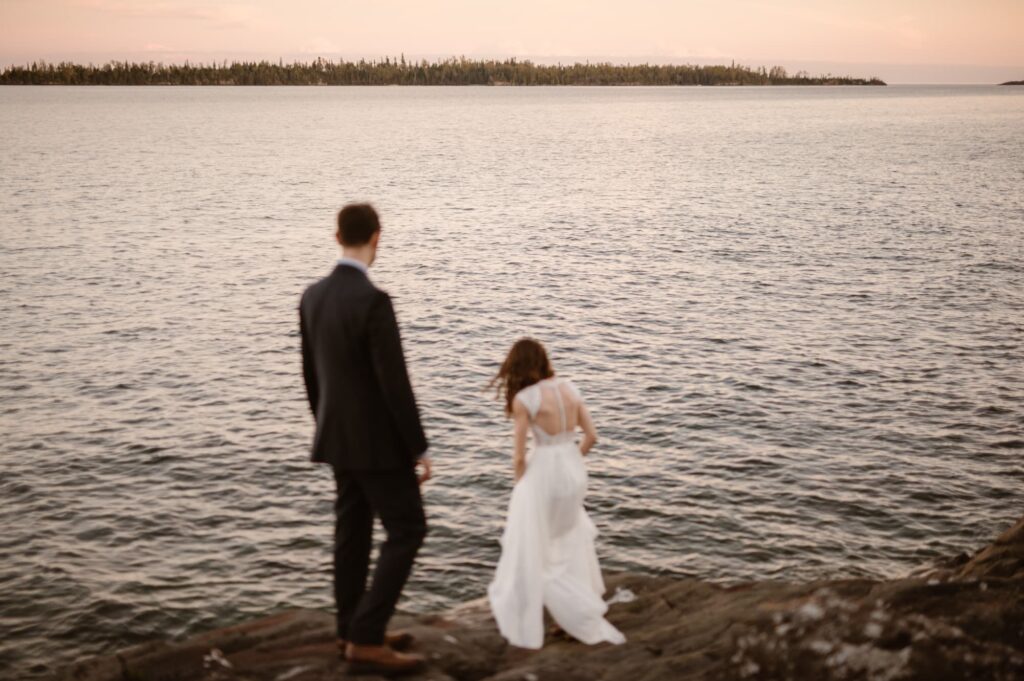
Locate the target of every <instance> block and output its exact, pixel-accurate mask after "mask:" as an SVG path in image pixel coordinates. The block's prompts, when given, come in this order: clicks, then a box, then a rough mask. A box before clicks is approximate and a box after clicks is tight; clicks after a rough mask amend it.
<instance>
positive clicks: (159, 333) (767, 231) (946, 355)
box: [0, 86, 1024, 677]
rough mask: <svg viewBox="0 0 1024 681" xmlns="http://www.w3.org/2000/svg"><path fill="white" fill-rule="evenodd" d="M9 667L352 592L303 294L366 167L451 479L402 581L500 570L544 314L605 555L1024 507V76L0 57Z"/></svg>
mask: <svg viewBox="0 0 1024 681" xmlns="http://www.w3.org/2000/svg"><path fill="white" fill-rule="evenodd" d="M0 127H2V130H3V131H4V132H3V138H2V140H0V164H2V167H3V172H2V174H0V230H2V241H0V277H2V278H0V313H2V318H3V323H2V327H0V429H2V449H0V498H2V499H3V503H2V506H0V627H2V630H3V631H2V634H0V669H8V670H11V672H10V674H11V676H12V677H25V676H30V675H33V674H39V673H43V672H45V671H46V670H48V669H52V668H53V667H54V665H58V664H60V663H62V662H66V661H68V660H69V659H71V658H75V657H77V656H80V655H83V654H92V653H98V652H105V651H112V650H114V649H117V648H120V647H123V646H125V645H128V644H132V643H135V642H139V641H144V640H149V639H152V638H165V637H171V636H178V635H184V634H187V633H191V632H196V631H199V630H202V629H206V628H209V627H214V626H219V625H225V624H229V623H234V622H238V621H240V620H243V619H245V618H247V617H251V616H254V615H260V614H264V613H268V612H271V611H274V610H276V609H280V608H288V607H294V606H306V607H318V608H329V607H331V591H330V547H331V541H332V522H333V521H332V501H333V500H332V493H333V482H332V479H331V475H330V471H329V470H328V469H326V468H323V467H317V466H314V465H312V464H310V463H308V461H307V458H308V451H307V447H308V443H309V441H310V437H311V434H312V423H311V418H310V415H309V411H308V407H307V406H306V403H305V394H304V389H303V386H302V379H301V373H300V364H299V362H300V360H299V353H298V337H297V314H296V305H297V303H298V297H299V294H300V293H301V291H302V290H303V289H304V287H305V286H307V285H308V284H309V283H311V282H312V281H313V280H314V279H316V278H317V277H319V276H322V275H324V274H326V273H327V272H328V271H329V270H330V268H331V266H332V262H333V259H334V257H335V255H336V251H335V247H334V245H333V242H332V229H333V219H334V214H335V211H336V210H337V208H338V207H340V205H341V204H342V203H344V202H346V201H348V200H353V199H366V200H372V201H374V202H376V204H377V205H378V208H379V209H380V211H381V214H382V219H383V222H384V232H383V240H382V251H381V255H380V259H379V262H378V264H377V265H376V266H375V267H374V269H373V272H372V276H373V279H374V280H375V281H376V282H377V283H378V285H380V286H381V287H382V288H384V289H386V290H388V291H389V292H391V294H392V295H393V296H394V298H395V300H396V307H397V310H398V314H399V320H400V323H401V325H402V329H403V335H404V339H405V344H406V352H407V355H408V358H409V363H410V366H411V372H412V376H413V382H414V385H415V388H416V390H417V394H418V397H419V401H420V404H421V408H422V411H423V415H424V419H425V423H426V426H427V430H428V435H429V437H430V439H431V443H432V447H431V451H432V452H433V455H434V457H435V461H436V475H437V479H436V481H434V482H432V483H431V484H430V486H429V488H428V490H427V492H426V503H427V506H428V515H429V518H430V523H431V526H432V532H431V534H430V536H429V537H428V539H427V544H426V546H425V548H424V550H423V553H422V558H421V560H420V561H419V564H418V567H417V570H416V572H415V575H414V577H413V580H412V582H411V583H410V585H409V587H408V589H407V598H406V599H405V600H404V601H403V604H402V606H403V607H405V608H407V609H415V610H426V609H434V608H442V607H445V606H448V605H451V604H454V603H456V602H459V601H462V600H464V599H469V598H474V597H478V596H480V595H482V594H483V592H484V589H485V586H486V584H487V582H488V581H489V579H490V576H491V571H492V569H493V566H494V564H495V561H496V559H497V556H498V543H497V539H498V536H499V533H500V529H501V525H502V518H503V514H504V510H505V504H506V501H507V496H508V493H509V490H510V482H511V434H510V433H511V429H510V426H509V424H508V423H507V422H506V421H505V420H504V418H503V417H502V414H501V407H500V404H499V403H498V402H497V401H495V400H493V399H492V395H491V394H490V393H487V392H485V391H484V386H485V384H486V383H487V380H488V379H489V377H490V375H491V374H492V372H493V371H494V370H495V369H496V368H497V365H498V363H499V362H500V360H501V359H502V357H503V355H504V353H505V351H506V350H507V348H508V346H509V345H510V344H511V343H512V341H514V340H515V339H516V338H517V337H519V336H521V335H524V334H532V335H535V336H536V337H538V338H540V339H541V340H543V341H544V342H545V343H546V344H547V345H548V347H549V350H550V352H551V355H552V359H553V362H554V364H555V367H556V370H558V371H559V372H560V373H562V374H564V375H568V376H571V377H572V378H573V379H574V380H575V381H576V383H577V385H578V386H580V388H581V389H582V391H583V392H584V395H585V397H586V398H587V400H588V402H589V404H590V406H591V410H592V412H593V414H594V416H595V419H596V421H597V425H598V429H599V432H600V435H601V442H600V443H599V445H598V447H597V448H596V450H595V452H594V454H593V457H592V459H590V460H589V462H588V464H589V467H590V472H591V486H590V493H589V497H588V506H589V509H590V511H591V514H592V516H593V518H594V520H595V521H596V523H597V525H598V526H599V528H600V530H601V537H600V542H599V553H600V555H601V558H602V561H603V564H604V566H605V568H607V569H628V570H638V571H642V572H656V573H671V574H678V575H691V576H698V577H701V578H706V579H712V580H737V579H757V578H775V579H792V580H796V579H804V578H809V577H816V576H839V575H850V576H872V577H882V576H888V575H898V574H903V573H906V572H908V571H910V570H911V569H913V568H915V567H916V566H919V565H921V564H922V563H926V562H928V561H930V560H933V559H934V558H936V557H945V556H950V555H953V554H956V553H957V552H960V551H964V550H971V549H973V548H975V547H976V546H978V545H979V544H981V543H983V542H985V541H986V540H988V539H989V538H991V537H992V536H993V535H994V533H996V532H997V531H999V530H1000V529H1002V527H1003V526H1005V525H1006V524H1008V523H1009V522H1010V521H1012V520H1015V519H1016V518H1017V517H1019V515H1020V513H1021V506H1022V502H1024V485H1022V483H1024V461H1022V453H1024V452H1022V448H1024V435H1022V430H1024V380H1022V379H1024V362H1022V360H1024V334H1022V330H1024V90H1022V89H1019V88H1018V89H1013V88H997V87H949V88H943V87H910V86H903V87H888V88H870V89H843V88H827V87H826V88H782V87H779V88H718V89H714V88H680V89H649V88H607V89H605V88H593V89H589V88H565V89H544V88H538V89H512V88H462V89H459V88H451V89H449V88H436V89H426V88H424V89H399V88H365V89H360V88H294V89H287V88H209V89H188V88H156V87H154V88H149V89H135V88H123V89H119V88H93V89H80V88H4V89H2V90H0Z"/></svg>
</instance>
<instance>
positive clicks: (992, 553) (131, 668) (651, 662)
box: [58, 521, 1024, 681]
mask: <svg viewBox="0 0 1024 681" xmlns="http://www.w3.org/2000/svg"><path fill="white" fill-rule="evenodd" d="M607 581H608V586H609V596H611V595H613V594H615V593H619V594H620V597H619V598H617V599H614V600H615V601H616V602H615V603H614V604H613V605H612V606H611V608H610V611H609V619H610V620H611V621H612V623H613V624H615V625H616V626H617V627H619V628H620V629H621V630H622V631H623V632H625V634H626V635H627V637H628V639H629V640H628V641H627V643H625V644H624V645H621V646H612V645H598V646H589V647H588V646H584V645H581V644H579V643H576V642H574V641H571V640H566V639H562V638H550V639H549V641H548V644H547V645H546V646H545V647H544V648H543V649H542V650H539V651H527V650H521V649H516V648H511V647H509V646H508V645H507V644H506V643H505V641H504V639H502V638H501V636H500V635H499V634H498V632H497V630H496V628H495V626H494V622H493V620H492V619H491V617H490V613H489V611H488V608H487V604H486V602H485V601H483V600H478V601H474V602H471V603H466V604H464V605H462V606H459V607H457V608H454V609H452V610H450V611H447V612H445V613H441V614H437V615H419V616H414V615H400V616H398V617H397V618H396V621H395V626H396V627H399V628H404V629H406V630H409V631H411V632H412V633H413V634H415V636H416V638H417V646H416V648H417V650H418V651H419V652H421V653H422V654H424V655H425V656H426V657H427V659H428V662H429V665H428V668H427V669H426V670H425V671H424V672H423V673H421V674H418V675H413V676H409V677H406V678H408V679H410V680H411V681H426V680H428V679H432V680H434V681H485V680H486V681H592V680H595V679H600V680H601V681H662V680H666V681H677V680H679V681H684V680H688V679H702V680H703V679H706V680H708V681H739V680H746V679H752V680H771V679H797V680H800V679H812V680H814V681H832V680H835V681H839V680H843V681H896V680H897V679H899V680H907V679H909V680H911V681H914V680H919V681H947V680H948V681H952V680H954V679H955V680H960V679H965V680H966V679H992V680H1006V681H1011V680H1016V679H1022V680H1024V521H1022V522H1020V523H1018V524H1017V525H1015V526H1014V527H1013V528H1010V530H1008V531H1007V532H1004V533H1003V534H1002V535H1000V536H999V538H998V539H997V540H996V541H995V542H994V543H993V544H992V545H991V546H989V547H986V548H985V549H984V550H982V551H980V552H978V553H977V554H975V555H974V556H973V557H971V558H970V559H960V560H956V561H952V562H949V563H947V564H946V565H944V566H941V567H939V568H933V569H932V570H930V571H928V572H927V573H925V572H922V573H920V574H917V575H915V576H911V577H907V578H904V579H895V580H889V581H873V580H864V579H852V580H830V581H818V582H811V583H805V584H788V583H783V582H750V583H743V584H733V585H721V584H714V583H709V582H703V581H700V580H693V579H678V578H670V577H649V576H641V575H633V574H621V575H613V576H610V577H609V578H608V580H607ZM626 593H629V594H630V596H631V597H632V598H630V597H628V596H622V595H621V594H626ZM344 672H345V669H344V662H343V661H342V660H340V659H339V655H338V650H337V646H336V643H335V639H334V632H333V618H332V617H331V616H330V615H329V614H327V613H324V612H318V611H310V610H293V611H288V612H283V613H279V614H276V615H273V616H271V617H265V618H262V619H258V620H254V621H251V622H245V623H242V624H240V625H237V626H234V627H227V628H224V629H218V630H216V631H211V632H208V633H205V634H201V635H199V636H195V637H192V638H190V639H188V640H185V641H180V642H154V643H151V644H147V645H144V646H137V647H135V648H131V649H128V650H125V651H122V652H121V653H119V654H117V655H111V656H107V657H100V658H94V659H91V660H84V661H82V662H79V663H77V664H75V665H72V666H71V667H69V668H68V669H65V670H64V671H63V672H62V673H61V674H60V675H59V677H58V678H59V679H61V681H178V680H181V681H184V680H185V679H188V680H189V681H323V680H326V679H337V678H345V674H344ZM360 678H363V679H366V680H367V681H377V678H376V677H370V676H366V677H360Z"/></svg>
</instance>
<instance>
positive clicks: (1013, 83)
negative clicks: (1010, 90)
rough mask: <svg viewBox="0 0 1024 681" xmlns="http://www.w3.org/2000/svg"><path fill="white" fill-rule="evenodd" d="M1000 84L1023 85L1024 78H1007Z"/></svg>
mask: <svg viewBox="0 0 1024 681" xmlns="http://www.w3.org/2000/svg"><path fill="white" fill-rule="evenodd" d="M1000 85H1024V80H1008V81H1006V82H1005V83H1000Z"/></svg>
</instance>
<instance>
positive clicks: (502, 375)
mask: <svg viewBox="0 0 1024 681" xmlns="http://www.w3.org/2000/svg"><path fill="white" fill-rule="evenodd" d="M554 375H555V372H554V370H553V369H552V368H551V361H550V360H549V359H548V353H547V350H545V349H544V346H543V345H541V344H540V342H539V341H536V340H534V339H532V338H520V339H519V340H517V341H516V342H515V344H514V345H513V346H512V349H511V350H509V351H508V356H507V357H506V358H505V361H504V362H502V364H501V368H500V369H498V373H497V374H495V376H494V378H492V379H491V383H490V385H489V387H491V388H496V396H497V397H499V398H500V397H501V396H502V393H504V397H505V414H507V415H511V414H512V400H514V399H515V397H516V393H517V392H519V391H520V390H522V389H523V388H527V387H529V386H531V385H533V384H534V383H538V382H540V381H543V380H544V379H545V378H551V377H552V376H554Z"/></svg>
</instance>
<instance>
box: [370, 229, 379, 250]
mask: <svg viewBox="0 0 1024 681" xmlns="http://www.w3.org/2000/svg"><path fill="white" fill-rule="evenodd" d="M379 241H380V230H379V229H378V230H377V231H376V232H374V233H373V236H371V237H370V246H372V247H373V248H377V243H378V242H379Z"/></svg>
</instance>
